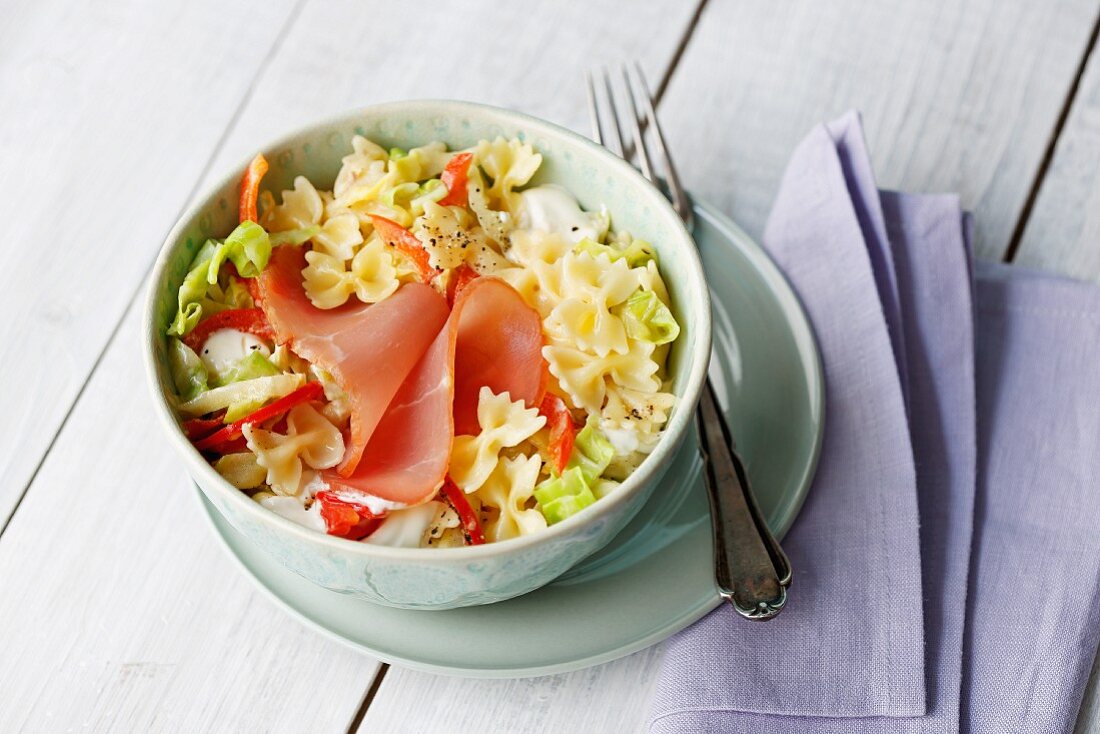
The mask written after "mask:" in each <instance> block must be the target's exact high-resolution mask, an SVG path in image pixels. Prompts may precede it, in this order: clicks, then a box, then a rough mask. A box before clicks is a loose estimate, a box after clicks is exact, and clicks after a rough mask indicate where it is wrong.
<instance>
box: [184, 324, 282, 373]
mask: <svg viewBox="0 0 1100 734" xmlns="http://www.w3.org/2000/svg"><path fill="white" fill-rule="evenodd" d="M253 352H259V353H260V354H262V355H264V356H265V357H270V356H271V350H270V349H268V348H267V345H266V344H264V342H263V340H262V339H260V338H259V337H257V336H255V335H253V334H249V333H247V332H244V331H237V330H236V329H218V330H217V331H215V332H214V333H213V334H211V335H210V336H208V337H206V342H205V343H204V344H203V345H202V349H200V350H199V359H201V360H202V363H203V365H204V366H205V367H206V369H207V371H208V372H210V373H212V374H214V375H217V376H218V377H221V376H223V375H225V373H226V372H228V371H229V370H230V369H232V368H233V367H235V366H236V365H237V363H238V362H240V361H241V360H242V359H244V358H245V357H247V356H248V355H250V354H252V353H253Z"/></svg>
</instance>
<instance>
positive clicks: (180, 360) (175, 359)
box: [168, 339, 209, 400]
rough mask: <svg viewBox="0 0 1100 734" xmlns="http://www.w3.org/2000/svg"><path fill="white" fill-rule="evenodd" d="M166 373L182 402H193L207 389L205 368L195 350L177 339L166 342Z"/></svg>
mask: <svg viewBox="0 0 1100 734" xmlns="http://www.w3.org/2000/svg"><path fill="white" fill-rule="evenodd" d="M168 371H169V372H170V373H171V374H172V383H173V384H175V386H176V393H177V394H179V396H180V397H181V398H183V399H184V400H193V399H194V398H196V397H198V396H199V395H200V394H202V393H204V392H206V391H207V390H208V389H209V385H208V384H207V380H208V379H209V376H208V375H207V373H206V366H205V365H203V363H202V360H201V359H199V355H197V354H195V350H193V349H191V347H189V346H187V345H186V344H184V343H183V342H181V341H180V340H179V339H169V340H168Z"/></svg>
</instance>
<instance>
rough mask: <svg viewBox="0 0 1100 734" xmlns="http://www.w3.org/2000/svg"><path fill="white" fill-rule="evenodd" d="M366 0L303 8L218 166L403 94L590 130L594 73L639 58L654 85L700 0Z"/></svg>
mask: <svg viewBox="0 0 1100 734" xmlns="http://www.w3.org/2000/svg"><path fill="white" fill-rule="evenodd" d="M696 2H698V0H696ZM359 7H360V3H356V2H355V1H354V0H340V2H334V3H312V4H310V5H308V6H307V7H306V8H305V9H304V11H303V12H302V15H301V18H300V19H299V20H298V22H297V23H296V24H295V27H294V30H293V31H292V32H291V33H290V34H289V36H288V37H287V40H286V44H285V46H284V48H283V49H282V50H281V52H280V53H279V55H278V56H277V57H276V58H275V59H273V60H272V63H271V65H270V67H269V68H268V70H267V71H266V72H265V74H264V78H263V80H262V81H261V83H260V84H259V85H258V86H257V88H256V89H255V91H254V104H251V105H249V107H248V108H247V109H246V110H245V111H244V113H243V114H242V115H241V117H240V120H239V121H238V122H237V124H236V126H235V128H234V130H233V133H232V135H231V136H230V137H229V139H228V141H227V143H226V145H225V146H224V148H223V150H222V153H221V155H219V156H218V159H217V163H216V165H215V166H214V170H215V171H219V172H221V173H224V171H225V170H227V169H228V167H229V166H232V165H235V164H237V163H238V162H239V161H240V160H241V159H243V158H246V157H247V156H249V155H251V154H252V152H253V151H254V150H255V149H256V148H257V147H258V146H260V145H262V144H263V143H264V142H266V141H268V140H270V139H271V138H273V137H275V136H277V135H280V134H282V133H283V132H285V131H287V130H289V129H291V128H294V127H296V126H298V125H303V124H307V123H309V122H310V121H312V120H316V119H318V118H321V117H324V116H326V115H329V114H333V113H336V112H341V111H344V110H347V109H352V108H355V107H359V106H363V105H368V104H373V103H378V102H387V101H391V100H400V99H430V98H437V99H463V100H470V101H474V102H483V103H486V104H492V105H497V106H500V107H507V108H511V109H517V110H521V111H523V112H527V113H530V114H533V115H537V116H539V117H542V118H544V119H547V120H550V121H552V122H556V123H558V124H560V125H564V126H566V127H570V128H572V129H574V130H577V131H579V132H582V133H584V134H587V133H588V115H587V111H586V107H585V96H584V87H583V74H584V72H585V71H586V70H587V69H591V68H594V67H595V66H596V65H598V64H608V65H610V64H617V63H620V62H622V61H624V60H630V59H639V60H640V61H641V63H642V65H643V67H644V69H645V71H646V73H647V75H648V76H649V77H650V79H651V80H652V83H653V85H654V86H656V84H657V81H658V80H659V79H660V78H661V77H662V75H663V73H664V71H665V69H666V68H667V66H668V62H669V61H670V60H671V58H672V57H673V56H674V54H675V52H676V49H677V46H678V43H679V41H680V39H681V37H682V35H683V33H684V32H685V30H686V27H687V25H688V23H689V22H690V20H691V18H692V14H693V11H694V9H695V3H694V2H692V3H678V2H674V1H673V0H655V1H653V2H646V3H637V4H633V5H631V8H630V12H629V13H624V12H621V8H619V7H615V6H611V5H605V4H595V3H590V2H584V1H583V0H571V1H570V2H555V3H539V2H533V1H532V0H527V1H526V2H506V3H501V2H494V1H493V0H472V1H471V2H467V3H464V4H463V6H462V8H461V9H460V8H457V7H449V6H443V5H440V4H438V3H436V4H428V3H417V4H413V3H381V4H378V5H377V6H372V8H371V12H370V13H363V12H357V9H358V8H359ZM411 18H415V19H416V20H415V23H413V24H412V25H410V22H411V21H410V19H411ZM455 48H459V49H461V50H460V51H457V52H452V51H451V49H455ZM275 111H277V114H273V112H275Z"/></svg>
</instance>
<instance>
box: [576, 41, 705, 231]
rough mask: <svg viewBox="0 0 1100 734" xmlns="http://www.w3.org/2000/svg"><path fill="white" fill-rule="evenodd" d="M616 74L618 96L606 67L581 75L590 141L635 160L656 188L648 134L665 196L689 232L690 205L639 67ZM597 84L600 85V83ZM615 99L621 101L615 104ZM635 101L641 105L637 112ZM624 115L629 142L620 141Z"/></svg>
mask: <svg viewBox="0 0 1100 734" xmlns="http://www.w3.org/2000/svg"><path fill="white" fill-rule="evenodd" d="M620 71H621V75H622V79H621V82H620V85H619V87H620V93H619V94H618V95H616V93H615V89H614V85H613V84H612V82H611V74H610V73H609V72H608V70H607V68H606V67H600V68H599V69H597V70H595V72H591V71H590V72H588V73H587V74H586V75H585V80H586V83H587V91H588V113H589V116H590V118H591V124H592V138H593V139H594V140H595V141H596V142H597V143H599V144H600V145H603V146H604V147H606V148H608V149H609V150H611V151H612V152H613V153H616V154H617V155H619V156H621V157H622V158H623V159H624V160H627V161H634V160H635V159H636V160H637V165H639V166H640V168H641V170H642V175H644V176H645V177H646V178H647V179H649V180H650V181H651V182H652V183H653V184H655V185H657V186H658V187H659V186H660V182H659V181H658V178H657V175H656V173H655V172H654V167H653V158H652V157H651V154H650V150H649V145H648V144H647V142H646V135H647V133H651V137H652V143H653V146H654V148H655V150H656V152H657V155H658V156H659V159H660V164H661V166H662V168H663V169H664V175H665V183H666V185H667V190H668V197H669V199H671V201H672V205H673V208H675V209H676V213H677V214H679V215H680V217H681V218H682V219H683V220H684V223H685V224H686V225H687V227H688V229H689V230H690V229H691V225H692V224H693V214H692V210H691V203H690V201H689V200H688V197H687V194H686V193H685V192H684V187H683V185H682V184H681V183H680V177H679V175H677V173H676V166H675V165H674V164H673V162H672V158H671V156H669V154H668V146H667V145H666V144H665V137H664V134H663V133H662V132H661V126H660V123H658V122H657V112H656V110H655V109H654V104H653V97H652V96H651V95H650V93H649V86H648V85H647V84H646V80H645V74H644V73H643V72H642V67H641V65H640V64H639V63H638V62H636V61H635V62H634V63H633V64H623V65H622V66H621V68H620ZM598 82H602V84H601V83H598ZM599 87H602V94H600V93H599V92H598V88H599ZM617 97H618V98H619V99H621V100H622V101H621V102H616V98H617ZM601 98H602V99H601ZM639 101H640V102H641V105H640V109H639ZM601 102H602V104H601ZM620 108H621V109H622V110H623V115H620V114H619V110H620ZM601 109H603V110H604V114H603V115H601ZM624 116H625V118H626V120H627V133H628V134H629V136H630V139H629V140H626V139H625V138H624V136H623V129H622V125H621V124H620V119H621V118H622V117H624ZM604 119H606V120H607V125H606V127H607V128H609V130H608V132H610V133H611V136H610V137H611V138H613V139H614V141H615V143H616V146H617V148H618V149H617V150H616V149H615V147H612V146H610V145H608V142H609V141H608V140H607V138H608V136H607V135H606V134H605V130H604V128H605V125H604V122H603V120H604Z"/></svg>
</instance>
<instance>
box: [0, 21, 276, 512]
mask: <svg viewBox="0 0 1100 734" xmlns="http://www.w3.org/2000/svg"><path fill="white" fill-rule="evenodd" d="M291 8H292V4H291V0H276V1H275V2H256V1H254V0H250V2H246V3H234V4H231V5H226V4H225V3H220V2H215V1H214V0H197V1H195V2H189V1H186V0H168V1H167V2H162V3H122V4H119V3H64V2H56V1H55V2H42V3H6V4H5V5H4V20H3V22H0V100H2V102H3V107H4V110H5V112H4V114H0V161H3V163H2V165H0V202H3V204H2V206H3V212H4V228H5V231H4V245H3V246H2V247H0V313H3V314H4V318H3V319H0V365H2V367H0V377H2V380H0V384H2V385H3V387H2V388H0V432H2V433H3V434H4V437H5V440H4V441H3V442H0V475H2V476H3V477H4V481H3V482H2V483H0V527H3V525H4V522H5V521H6V520H7V518H8V516H9V513H10V512H11V511H12V509H13V507H14V506H15V505H16V503H17V502H18V501H19V498H20V496H21V495H22V493H23V490H24V488H25V487H26V485H27V482H28V481H29V480H30V478H31V476H32V475H33V473H34V471H35V468H36V467H37V466H38V464H39V461H40V460H41V458H42V456H43V454H44V453H45V452H46V450H47V448H48V446H49V444H50V441H52V440H53V438H54V435H55V434H56V433H57V429H58V426H59V425H60V424H61V422H62V421H63V420H64V417H65V415H66V413H67V412H68V410H69V408H70V406H71V405H72V403H73V401H74V400H75V398H76V396H77V394H78V393H79V391H80V390H81V388H82V387H83V385H84V383H85V381H86V380H87V377H88V374H89V373H90V372H91V370H92V367H93V365H94V364H95V362H96V360H97V358H98V357H99V355H100V354H101V352H102V349H103V347H104V345H105V344H106V343H107V339H108V338H109V337H110V335H111V332H112V331H113V330H114V328H115V326H116V325H117V323H118V322H119V320H120V319H121V318H122V315H123V313H124V312H125V310H126V306H127V303H128V302H129V301H130V298H131V296H132V295H133V293H134V289H135V287H136V286H137V283H138V281H139V280H140V279H141V277H142V274H143V273H145V271H146V270H147V268H148V267H149V265H150V264H151V263H152V260H153V257H154V256H155V254H156V251H157V249H158V248H159V245H160V242H161V241H162V239H163V238H164V235H165V234H166V233H167V232H168V229H169V228H170V227H171V225H172V223H173V221H174V220H175V218H176V217H177V216H178V213H179V211H180V209H181V208H182V206H183V204H184V202H185V201H186V200H187V198H188V195H189V193H190V192H191V191H192V189H193V188H194V186H195V182H196V180H197V179H198V177H199V176H200V175H201V174H202V172H203V170H204V168H205V167H206V165H207V164H208V162H209V160H210V156H211V152H212V151H213V150H215V149H216V147H217V144H218V140H219V138H220V137H221V136H222V134H223V133H224V131H225V129H226V126H227V125H228V124H229V122H230V120H232V118H233V115H234V113H235V112H236V110H237V108H238V107H239V105H240V104H241V100H242V98H243V97H244V96H245V94H246V92H247V90H248V88H249V85H250V84H251V83H252V80H253V78H254V77H255V75H256V73H257V71H258V69H259V68H260V64H261V62H262V61H263V59H264V57H265V56H266V55H267V53H268V52H269V50H270V49H271V47H272V45H273V44H274V42H275V39H276V38H277V36H278V34H279V30H280V28H281V27H282V26H283V24H284V22H285V21H286V19H287V18H288V16H289V14H290V11H291ZM257 18H262V19H263V22H255V19H257ZM227 29H231V30H229V31H228V32H227Z"/></svg>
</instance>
